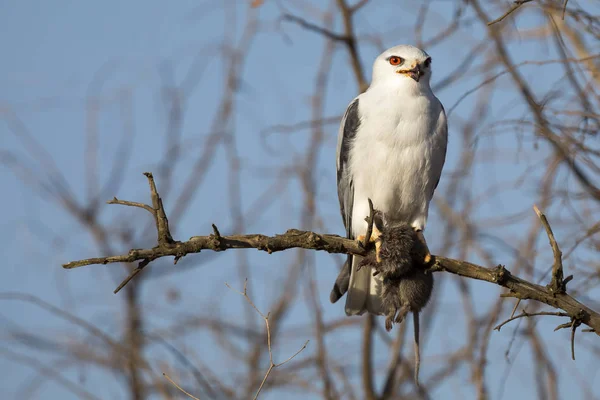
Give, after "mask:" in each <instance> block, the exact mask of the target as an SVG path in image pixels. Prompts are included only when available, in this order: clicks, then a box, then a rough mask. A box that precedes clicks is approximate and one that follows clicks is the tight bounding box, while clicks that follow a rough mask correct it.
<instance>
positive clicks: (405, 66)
mask: <svg viewBox="0 0 600 400" xmlns="http://www.w3.org/2000/svg"><path fill="white" fill-rule="evenodd" d="M398 79H401V80H407V81H406V82H412V83H413V84H418V85H426V86H429V80H430V79H431V57H429V55H428V54H427V53H425V52H424V51H423V50H421V49H418V48H416V47H414V46H409V45H400V46H395V47H392V48H391V49H388V50H386V51H384V52H383V53H381V54H380V55H379V57H377V58H376V59H375V63H374V64H373V82H372V83H380V82H385V81H388V82H390V80H392V81H393V80H398Z"/></svg>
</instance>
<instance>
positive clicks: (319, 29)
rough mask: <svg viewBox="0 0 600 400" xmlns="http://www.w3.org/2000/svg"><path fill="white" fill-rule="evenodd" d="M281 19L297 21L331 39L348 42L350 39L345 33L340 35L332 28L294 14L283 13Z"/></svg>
mask: <svg viewBox="0 0 600 400" xmlns="http://www.w3.org/2000/svg"><path fill="white" fill-rule="evenodd" d="M281 19H282V20H284V21H290V22H295V23H297V24H298V25H300V26H301V27H303V28H306V29H308V30H309V31H313V32H316V33H320V34H321V35H323V36H325V37H327V38H329V39H331V40H335V41H338V42H347V41H348V37H347V36H345V35H340V34H338V33H335V32H332V31H330V30H327V29H325V28H322V27H320V26H318V25H315V24H313V23H312V22H308V21H307V20H305V19H303V18H300V17H297V16H295V15H292V14H283V15H282V16H281Z"/></svg>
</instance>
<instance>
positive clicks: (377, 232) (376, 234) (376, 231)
mask: <svg viewBox="0 0 600 400" xmlns="http://www.w3.org/2000/svg"><path fill="white" fill-rule="evenodd" d="M380 237H381V231H380V230H379V229H377V226H375V224H373V231H372V233H371V238H370V239H369V243H373V242H375V255H376V258H377V262H381V259H380V258H379V248H380V247H381V240H379V238H380ZM356 240H357V241H358V242H360V243H363V242H364V241H365V235H360V236H359V237H357V238H356Z"/></svg>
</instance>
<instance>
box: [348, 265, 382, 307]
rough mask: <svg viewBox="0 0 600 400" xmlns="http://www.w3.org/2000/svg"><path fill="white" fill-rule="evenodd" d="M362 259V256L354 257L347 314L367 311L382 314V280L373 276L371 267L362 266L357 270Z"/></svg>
mask: <svg viewBox="0 0 600 400" xmlns="http://www.w3.org/2000/svg"><path fill="white" fill-rule="evenodd" d="M361 260H362V257H360V256H353V257H352V265H351V268H350V271H351V272H350V282H349V285H348V295H347V297H346V315H361V314H363V313H364V312H365V311H369V312H370V313H373V314H381V313H382V304H381V280H380V279H376V278H377V277H373V276H372V271H371V268H361V269H360V271H357V270H356V268H357V266H358V265H359V263H360V262H361ZM348 261H350V260H348Z"/></svg>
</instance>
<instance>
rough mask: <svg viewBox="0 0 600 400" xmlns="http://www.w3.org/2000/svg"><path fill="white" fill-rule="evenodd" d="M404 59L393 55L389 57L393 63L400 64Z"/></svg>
mask: <svg viewBox="0 0 600 400" xmlns="http://www.w3.org/2000/svg"><path fill="white" fill-rule="evenodd" d="M402 61H404V60H403V59H402V58H400V57H398V56H391V57H390V58H389V62H390V64H392V65H400V64H402Z"/></svg>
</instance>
